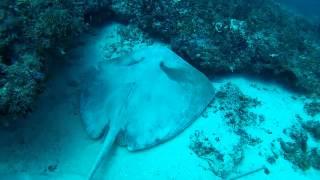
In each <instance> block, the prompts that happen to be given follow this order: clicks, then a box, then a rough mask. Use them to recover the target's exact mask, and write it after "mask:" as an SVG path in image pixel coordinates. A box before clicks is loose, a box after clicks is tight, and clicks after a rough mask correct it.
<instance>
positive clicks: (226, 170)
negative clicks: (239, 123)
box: [189, 131, 244, 179]
mask: <svg viewBox="0 0 320 180" xmlns="http://www.w3.org/2000/svg"><path fill="white" fill-rule="evenodd" d="M215 141H216V139H213V140H211V139H209V138H208V136H206V135H205V134H204V133H203V131H195V133H194V134H193V135H192V136H190V145H189V148H190V149H191V150H192V151H193V152H194V153H195V154H196V155H197V156H198V157H199V158H201V159H203V160H204V161H205V162H206V163H207V164H208V168H206V169H207V170H209V171H211V172H212V173H213V174H215V175H216V176H218V177H221V178H223V179H225V178H227V177H228V176H229V175H230V174H231V173H232V172H234V170H235V168H236V167H238V165H239V164H240V163H241V162H242V160H243V158H244V153H243V144H241V143H238V144H236V145H235V146H234V147H233V148H232V152H231V153H226V152H221V151H219V150H218V149H217V148H216V147H215V146H214V144H215V143H216V142H215Z"/></svg>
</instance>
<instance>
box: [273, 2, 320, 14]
mask: <svg viewBox="0 0 320 180" xmlns="http://www.w3.org/2000/svg"><path fill="white" fill-rule="evenodd" d="M279 1H280V2H281V3H283V4H285V5H286V6H288V7H289V8H291V9H292V10H294V11H297V12H298V13H301V14H303V15H305V16H307V17H310V18H320V1H319V0H279Z"/></svg>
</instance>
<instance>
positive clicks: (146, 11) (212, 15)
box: [112, 0, 320, 94]
mask: <svg viewBox="0 0 320 180" xmlns="http://www.w3.org/2000/svg"><path fill="white" fill-rule="evenodd" d="M112 10H113V11H114V12H115V14H116V15H117V16H118V17H121V18H122V19H125V20H129V21H130V22H131V23H135V24H138V25H139V26H140V27H141V28H142V29H144V30H145V31H147V32H150V33H151V34H154V35H156V36H158V37H160V38H162V39H164V40H166V41H167V42H169V43H170V44H171V46H172V47H173V49H174V50H175V51H176V52H178V53H179V54H180V55H181V56H183V57H184V58H185V59H188V60H189V61H190V62H191V63H192V64H194V65H195V66H197V67H198V68H200V69H202V70H204V71H206V72H207V73H208V74H217V73H232V72H233V73H234V72H238V73H253V74H257V75H259V76H264V77H268V78H276V79H278V80H280V81H282V82H285V83H286V84H287V85H289V86H291V87H295V88H297V89H301V90H305V91H307V92H312V93H314V92H316V93H317V94H319V92H320V91H319V87H320V83H319V81H318V80H317V79H318V78H319V69H318V68H316V67H317V63H318V59H319V35H318V33H317V27H316V25H313V24H311V23H310V22H308V21H307V20H306V19H304V18H301V17H297V16H295V15H293V14H291V13H289V12H287V11H286V10H285V9H284V8H282V7H281V6H280V5H279V4H278V3H276V2H275V1H264V0H259V1H253V0H249V1H248V0H231V1H228V2H226V1H224V0H215V1H209V2H208V1H202V0H201V1H161V0H135V1H131V0H130V1H128V0H127V1H113V3H112Z"/></svg>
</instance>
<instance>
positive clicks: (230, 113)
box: [216, 83, 264, 129]
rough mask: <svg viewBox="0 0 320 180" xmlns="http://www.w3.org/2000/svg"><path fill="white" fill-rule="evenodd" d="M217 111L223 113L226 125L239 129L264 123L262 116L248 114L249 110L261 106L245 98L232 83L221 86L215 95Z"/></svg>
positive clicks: (259, 103) (257, 102)
mask: <svg viewBox="0 0 320 180" xmlns="http://www.w3.org/2000/svg"><path fill="white" fill-rule="evenodd" d="M216 102H217V104H218V105H217V109H218V110H220V111H222V112H223V115H224V118H225V119H226V120H227V123H228V125H230V126H231V127H233V128H234V129H239V128H242V127H245V126H249V125H255V124H258V123H260V122H263V121H264V117H263V116H262V115H257V114H255V113H253V112H250V109H251V108H255V107H257V106H260V105H261V102H260V101H259V100H258V99H256V98H251V97H249V96H246V95H245V94H243V93H242V92H241V90H240V89H239V87H237V86H236V85H234V84H232V83H227V84H225V85H224V86H222V87H221V88H220V89H219V90H218V91H217V93H216Z"/></svg>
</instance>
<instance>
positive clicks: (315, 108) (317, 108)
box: [304, 100, 320, 116]
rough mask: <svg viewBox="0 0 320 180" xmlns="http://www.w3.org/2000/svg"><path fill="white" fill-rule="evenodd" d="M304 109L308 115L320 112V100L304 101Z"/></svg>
mask: <svg viewBox="0 0 320 180" xmlns="http://www.w3.org/2000/svg"><path fill="white" fill-rule="evenodd" d="M304 110H305V111H306V112H307V113H308V114H309V115H310V116H315V115H317V114H319V113H320V102H319V101H316V100H314V101H312V102H309V103H306V104H305V105H304Z"/></svg>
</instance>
